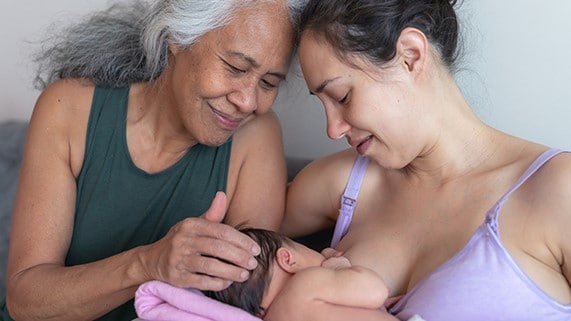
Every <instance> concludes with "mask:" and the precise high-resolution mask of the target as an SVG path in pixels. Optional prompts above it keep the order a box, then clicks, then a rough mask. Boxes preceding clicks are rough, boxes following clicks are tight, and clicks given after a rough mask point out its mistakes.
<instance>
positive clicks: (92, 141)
mask: <svg viewBox="0 0 571 321" xmlns="http://www.w3.org/2000/svg"><path fill="white" fill-rule="evenodd" d="M128 96H129V89H128V88H119V89H117V88H100V87H98V88H96V89H95V94H94V96H93V103H92V107H91V108H92V109H91V114H90V118H89V124H88V128H87V141H86V147H85V159H84V162H83V167H82V169H81V172H80V174H79V176H78V178H77V204H76V212H75V222H74V229H73V237H72V241H71V245H70V248H69V252H68V254H67V257H66V261H65V263H66V265H67V266H71V265H77V264H84V263H88V262H93V261H97V260H100V259H103V258H106V257H109V256H112V255H114V254H117V253H120V252H123V251H125V250H128V249H131V248H134V247H137V246H140V245H143V244H149V243H152V242H155V241H157V240H159V239H160V238H161V237H163V236H164V235H165V234H166V233H167V232H168V230H169V229H170V228H171V227H172V226H173V225H174V224H175V223H177V222H179V221H180V220H182V219H184V218H186V217H196V216H199V215H201V214H202V213H203V212H205V211H206V210H207V209H208V208H209V206H210V203H211V201H212V199H213V198H214V195H215V194H216V192H217V191H226V181H227V176H228V165H229V159H230V151H231V146H232V142H231V140H230V141H228V142H227V143H225V144H224V145H222V146H219V147H209V146H205V145H200V144H197V145H194V146H193V147H192V148H190V149H189V151H188V152H187V153H186V154H185V156H183V157H182V159H180V160H179V161H178V162H176V163H175V164H174V165H172V166H171V167H169V168H167V169H165V170H163V171H162V172H159V173H156V174H148V173H146V172H144V171H143V170H141V169H139V168H137V166H136V165H135V164H134V163H133V161H132V160H131V157H130V155H129V151H128V148H127V139H126V119H127V100H128ZM3 309H5V308H3ZM134 318H136V314H135V310H134V306H133V300H131V301H129V302H127V303H126V304H124V305H122V306H121V307H119V308H118V309H115V310H113V311H111V312H110V313H108V314H107V315H105V316H104V317H102V318H100V319H98V320H113V321H118V320H129V321H130V320H133V319H134ZM8 320H9V319H8Z"/></svg>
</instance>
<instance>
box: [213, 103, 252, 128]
mask: <svg viewBox="0 0 571 321" xmlns="http://www.w3.org/2000/svg"><path fill="white" fill-rule="evenodd" d="M210 108H211V109H212V112H213V113H214V115H215V116H216V119H218V123H219V124H220V125H221V126H222V127H223V128H224V129H226V130H236V128H238V127H239V126H240V124H242V121H243V120H244V118H236V117H232V116H230V115H228V114H225V113H223V112H221V111H219V110H217V109H215V108H214V107H212V106H211V107H210Z"/></svg>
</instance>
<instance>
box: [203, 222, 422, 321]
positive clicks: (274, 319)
mask: <svg viewBox="0 0 571 321" xmlns="http://www.w3.org/2000/svg"><path fill="white" fill-rule="evenodd" d="M240 230H241V231H242V232H243V233H245V234H247V235H248V236H250V237H251V238H252V239H254V240H255V241H256V242H257V243H258V244H259V245H260V248H261V253H260V255H258V256H257V258H256V259H257V260H258V267H257V268H256V269H254V270H253V271H252V272H251V273H252V274H251V276H250V278H249V279H248V280H247V281H245V282H243V283H238V282H234V283H233V284H232V285H231V286H230V287H228V288H227V289H225V290H222V291H216V292H215V291H205V294H206V295H207V296H209V297H211V298H214V299H216V300H219V301H221V302H224V303H226V304H230V305H233V306H236V307H239V308H241V309H243V310H246V311H248V312H250V313H251V314H253V315H255V316H258V317H260V318H263V319H264V320H265V321H280V320H287V321H303V320H311V321H318V320H328V321H335V320H343V321H346V320H360V321H367V320H371V321H372V320H374V321H385V320H386V321H398V319H397V318H396V317H394V316H392V315H391V314H389V313H388V312H386V309H385V307H384V303H385V300H386V299H387V296H388V293H389V291H388V289H387V287H386V285H385V284H384V282H383V280H382V279H381V278H380V277H379V275H378V274H376V273H375V272H374V271H372V270H370V269H367V268H365V267H361V266H352V265H351V263H350V262H349V260H348V259H347V258H345V257H343V256H335V257H331V258H326V257H325V256H324V255H322V254H321V253H319V252H317V251H315V250H312V249H310V248H308V247H306V246H304V245H302V244H300V243H298V242H295V241H293V240H291V239H289V238H287V237H285V236H283V235H280V234H278V233H275V232H272V231H268V230H262V229H255V228H241V229H240ZM414 320H419V319H418V318H417V319H414Z"/></svg>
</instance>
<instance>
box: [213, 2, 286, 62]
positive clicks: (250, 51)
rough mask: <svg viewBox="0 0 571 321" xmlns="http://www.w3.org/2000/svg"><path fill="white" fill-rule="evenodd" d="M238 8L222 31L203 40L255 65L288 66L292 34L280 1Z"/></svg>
mask: <svg viewBox="0 0 571 321" xmlns="http://www.w3.org/2000/svg"><path fill="white" fill-rule="evenodd" d="M252 3H253V4H251V5H246V6H243V7H241V8H239V9H238V10H237V11H236V12H235V13H234V15H233V16H232V19H231V20H230V21H229V22H228V24H226V25H225V26H224V27H222V28H219V29H217V30H214V31H212V32H211V33H209V34H207V35H205V39H203V40H206V41H208V40H210V41H212V42H213V45H215V46H218V47H220V48H221V49H222V50H224V51H228V52H232V53H238V54H237V56H242V57H250V58H252V59H254V60H255V61H256V62H257V63H258V64H260V65H262V64H264V63H267V64H280V65H286V66H287V65H289V60H290V58H291V54H292V51H293V45H294V30H293V27H292V24H291V22H290V20H289V16H288V12H287V10H286V8H285V6H284V5H283V4H282V3H281V1H253V2H252Z"/></svg>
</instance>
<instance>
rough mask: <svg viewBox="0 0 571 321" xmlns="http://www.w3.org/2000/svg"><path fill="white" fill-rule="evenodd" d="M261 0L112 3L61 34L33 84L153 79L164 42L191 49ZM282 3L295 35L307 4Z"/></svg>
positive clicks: (48, 45) (47, 49) (162, 62)
mask: <svg viewBox="0 0 571 321" xmlns="http://www.w3.org/2000/svg"><path fill="white" fill-rule="evenodd" d="M259 1H260V0H156V1H154V2H147V1H143V0H131V1H130V2H123V3H115V4H113V5H112V6H110V7H109V8H108V9H106V10H103V11H100V12H96V13H95V14H92V15H91V16H88V17H87V19H86V20H84V21H82V22H79V23H77V24H73V25H71V26H69V27H67V28H65V29H63V30H61V32H57V33H54V34H53V35H52V36H50V37H48V38H47V39H46V41H45V42H44V46H43V47H42V48H41V50H40V51H39V53H38V54H37V55H36V56H35V57H34V61H35V62H36V63H37V64H38V69H37V74H36V78H35V80H34V85H35V87H36V88H38V89H43V88H45V87H46V86H47V85H49V84H50V83H52V82H54V81H55V80H57V79H63V78H88V79H91V80H92V81H93V82H94V83H95V84H97V85H105V86H111V87H122V86H127V85H129V84H132V83H135V82H139V81H148V80H153V79H155V78H157V77H158V76H159V75H160V74H161V73H162V72H163V70H164V69H165V67H166V64H167V60H168V55H169V51H168V44H169V43H174V44H177V45H179V46H181V47H189V46H191V45H192V44H193V43H195V42H196V41H197V39H199V38H200V37H201V36H202V35H204V34H205V33H207V32H209V31H211V30H213V29H216V28H219V27H222V26H224V25H225V24H227V23H228V22H229V21H230V20H231V18H232V15H233V13H234V12H236V11H237V9H240V8H243V7H246V6H251V5H255V4H256V3H259ZM263 1H265V2H274V1H283V3H284V6H286V7H287V9H288V12H289V18H290V21H291V23H292V26H293V28H294V30H296V34H297V20H298V19H297V18H298V16H299V14H300V12H301V10H302V9H303V6H304V5H305V2H306V0H263Z"/></svg>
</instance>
